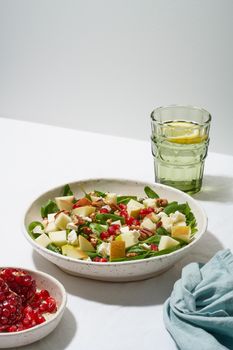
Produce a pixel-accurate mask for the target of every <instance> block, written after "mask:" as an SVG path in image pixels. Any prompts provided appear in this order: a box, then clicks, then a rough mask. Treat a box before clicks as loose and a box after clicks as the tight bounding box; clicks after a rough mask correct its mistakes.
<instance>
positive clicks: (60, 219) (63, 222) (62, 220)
mask: <svg viewBox="0 0 233 350" xmlns="http://www.w3.org/2000/svg"><path fill="white" fill-rule="evenodd" d="M71 221H72V220H71V218H70V217H69V215H66V214H65V213H63V212H61V213H60V214H58V215H57V217H56V219H55V225H56V226H57V227H58V228H59V229H60V230H65V229H66V226H67V224H68V223H69V222H71Z"/></svg>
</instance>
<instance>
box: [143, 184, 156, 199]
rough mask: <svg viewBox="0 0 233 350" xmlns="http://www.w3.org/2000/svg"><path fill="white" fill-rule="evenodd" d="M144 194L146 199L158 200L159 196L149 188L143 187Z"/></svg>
mask: <svg viewBox="0 0 233 350" xmlns="http://www.w3.org/2000/svg"><path fill="white" fill-rule="evenodd" d="M144 192H145V194H146V195H147V197H148V198H159V195H158V194H157V193H156V192H155V191H153V190H152V189H151V188H150V187H149V186H146V187H144Z"/></svg>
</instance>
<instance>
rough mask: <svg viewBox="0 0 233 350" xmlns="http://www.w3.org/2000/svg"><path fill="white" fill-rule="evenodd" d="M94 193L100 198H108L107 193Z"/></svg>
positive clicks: (95, 191)
mask: <svg viewBox="0 0 233 350" xmlns="http://www.w3.org/2000/svg"><path fill="white" fill-rule="evenodd" d="M94 193H95V194H96V195H97V196H98V197H102V198H104V197H106V196H107V194H106V193H105V192H101V191H97V190H94Z"/></svg>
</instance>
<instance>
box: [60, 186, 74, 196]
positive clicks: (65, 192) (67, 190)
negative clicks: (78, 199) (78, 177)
mask: <svg viewBox="0 0 233 350" xmlns="http://www.w3.org/2000/svg"><path fill="white" fill-rule="evenodd" d="M62 196H73V192H72V191H71V189H70V186H69V185H65V187H64V188H63V191H62Z"/></svg>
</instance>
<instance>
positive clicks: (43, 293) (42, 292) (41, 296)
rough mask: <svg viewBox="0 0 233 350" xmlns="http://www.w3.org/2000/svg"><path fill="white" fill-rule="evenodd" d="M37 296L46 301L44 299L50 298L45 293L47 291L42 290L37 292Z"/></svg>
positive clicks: (47, 292) (47, 293)
mask: <svg viewBox="0 0 233 350" xmlns="http://www.w3.org/2000/svg"><path fill="white" fill-rule="evenodd" d="M39 295H40V298H41V299H46V298H48V297H50V294H49V291H47V289H42V290H41V291H40V292H39Z"/></svg>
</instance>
